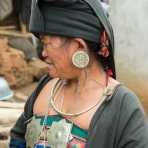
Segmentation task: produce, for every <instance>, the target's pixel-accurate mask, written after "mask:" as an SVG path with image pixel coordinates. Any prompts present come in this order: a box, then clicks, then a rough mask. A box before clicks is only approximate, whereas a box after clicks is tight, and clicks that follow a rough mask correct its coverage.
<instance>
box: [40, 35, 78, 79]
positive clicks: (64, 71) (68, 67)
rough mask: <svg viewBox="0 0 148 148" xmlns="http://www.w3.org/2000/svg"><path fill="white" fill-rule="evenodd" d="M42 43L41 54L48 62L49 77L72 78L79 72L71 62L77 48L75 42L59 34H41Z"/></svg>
mask: <svg viewBox="0 0 148 148" xmlns="http://www.w3.org/2000/svg"><path fill="white" fill-rule="evenodd" d="M41 42H42V43H43V51H42V56H43V57H44V61H45V62H46V63H47V64H48V71H49V75H50V76H51V77H54V78H55V77H59V78H63V79H72V78H74V77H77V76H78V75H79V74H80V70H79V69H78V68H76V67H74V66H73V64H72V62H71V58H72V55H73V53H74V51H75V50H76V49H77V48H78V45H77V43H76V42H74V41H73V40H72V39H71V40H70V39H69V40H68V39H66V38H64V37H60V36H47V35H44V36H41Z"/></svg>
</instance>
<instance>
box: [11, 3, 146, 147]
mask: <svg viewBox="0 0 148 148" xmlns="http://www.w3.org/2000/svg"><path fill="white" fill-rule="evenodd" d="M30 31H31V32H32V33H34V35H36V36H37V37H38V38H39V39H40V40H41V43H42V44H43V50H42V58H43V59H44V61H45V62H46V63H47V64H48V69H49V75H50V76H51V77H52V78H53V79H50V78H49V76H48V75H47V76H44V77H43V78H42V79H41V81H40V82H39V85H38V87H37V89H36V90H35V91H34V92H33V94H32V95H31V97H30V98H29V99H28V100H27V102H26V105H25V109H24V113H23V114H22V115H21V116H20V118H19V119H18V120H17V122H16V124H15V126H14V127H13V128H12V129H11V140H10V147H13V148H14V147H17V148H23V147H27V148H34V147H36V148H42V147H46V148H59V147H60V148H74V147H78V148H79V147H80V148H84V147H86V148H147V146H148V122H147V119H146V117H145V115H144V112H143V109H142V107H141V105H140V103H139V101H138V98H137V97H136V96H135V95H134V93H133V92H131V91H130V90H129V89H128V88H126V87H125V86H123V85H121V84H120V83H119V82H118V81H116V80H115V78H116V74H115V65H114V58H113V55H114V53H113V49H114V38H113V32H112V28H111V26H110V23H109V21H108V19H107V17H106V15H105V13H104V10H103V9H102V7H101V5H100V2H98V1H97V0H71V1H70V0H38V1H36V0H33V3H32V15H31V21H30Z"/></svg>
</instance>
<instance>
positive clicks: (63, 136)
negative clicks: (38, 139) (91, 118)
mask: <svg viewBox="0 0 148 148" xmlns="http://www.w3.org/2000/svg"><path fill="white" fill-rule="evenodd" d="M72 126H73V125H72V123H67V122H66V120H65V119H62V120H60V121H59V122H53V123H52V125H51V127H50V129H49V130H48V132H47V140H48V144H49V145H50V146H51V147H52V148H67V143H68V142H69V140H70V138H71V129H72Z"/></svg>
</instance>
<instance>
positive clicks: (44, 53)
mask: <svg viewBox="0 0 148 148" xmlns="http://www.w3.org/2000/svg"><path fill="white" fill-rule="evenodd" d="M42 57H43V58H44V59H45V58H47V52H46V50H45V49H43V51H42Z"/></svg>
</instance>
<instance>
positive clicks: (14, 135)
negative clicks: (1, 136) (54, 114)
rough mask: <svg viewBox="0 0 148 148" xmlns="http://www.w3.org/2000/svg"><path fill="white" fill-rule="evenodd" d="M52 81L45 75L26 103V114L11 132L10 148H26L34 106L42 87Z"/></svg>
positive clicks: (21, 116)
mask: <svg viewBox="0 0 148 148" xmlns="http://www.w3.org/2000/svg"><path fill="white" fill-rule="evenodd" d="M49 80H50V78H49V76H47V75H45V76H43V77H42V78H41V80H40V81H39V84H38V86H37V88H36V89H35V91H34V92H33V93H32V95H31V96H30V97H29V98H28V100H27V101H26V103H25V107H24V112H23V113H22V114H21V115H20V117H19V118H18V120H17V121H16V123H15V125H14V126H13V128H12V129H11V130H10V142H9V148H26V142H25V133H26V127H27V123H28V120H29V119H31V117H32V114H33V104H34V102H35V100H36V97H37V95H38V94H39V92H40V90H41V89H42V87H43V86H44V85H45V83H47V82H48V81H49Z"/></svg>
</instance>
